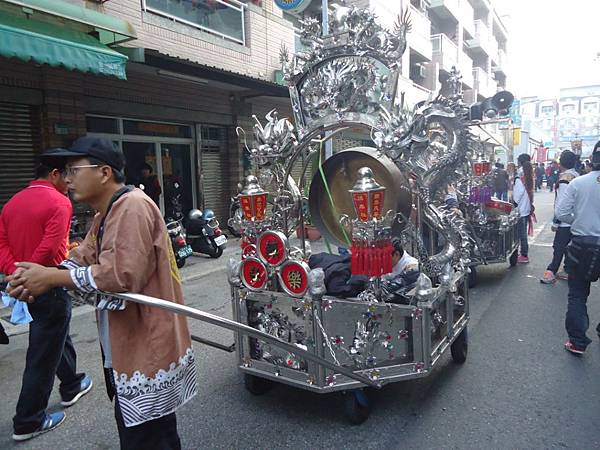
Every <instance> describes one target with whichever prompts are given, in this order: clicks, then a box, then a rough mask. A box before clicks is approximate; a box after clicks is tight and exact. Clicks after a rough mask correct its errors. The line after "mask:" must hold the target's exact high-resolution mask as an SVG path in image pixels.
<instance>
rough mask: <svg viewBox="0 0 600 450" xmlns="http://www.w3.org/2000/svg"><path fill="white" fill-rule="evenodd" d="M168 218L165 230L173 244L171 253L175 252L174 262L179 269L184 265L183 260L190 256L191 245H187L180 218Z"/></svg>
mask: <svg viewBox="0 0 600 450" xmlns="http://www.w3.org/2000/svg"><path fill="white" fill-rule="evenodd" d="M169 220H170V219H167V231H168V233H169V238H170V239H171V245H172V246H173V253H175V262H176V263H177V267H178V268H180V269H181V268H182V267H183V266H185V260H186V259H187V258H189V257H190V256H192V252H193V251H192V246H191V245H188V243H187V241H186V239H185V237H186V236H185V230H184V229H183V225H182V224H181V220H180V219H179V220H171V221H169Z"/></svg>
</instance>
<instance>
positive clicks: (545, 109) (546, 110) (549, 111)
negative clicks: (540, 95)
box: [542, 106, 554, 114]
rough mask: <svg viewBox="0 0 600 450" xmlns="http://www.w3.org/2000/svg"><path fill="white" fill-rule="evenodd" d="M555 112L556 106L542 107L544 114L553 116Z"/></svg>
mask: <svg viewBox="0 0 600 450" xmlns="http://www.w3.org/2000/svg"><path fill="white" fill-rule="evenodd" d="M553 112H554V106H542V114H552V113H553Z"/></svg>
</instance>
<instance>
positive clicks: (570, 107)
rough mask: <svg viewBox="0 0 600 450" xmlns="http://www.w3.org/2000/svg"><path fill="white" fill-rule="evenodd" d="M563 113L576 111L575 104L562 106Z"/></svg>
mask: <svg viewBox="0 0 600 450" xmlns="http://www.w3.org/2000/svg"><path fill="white" fill-rule="evenodd" d="M562 112H563V113H572V112H575V105H563V106H562Z"/></svg>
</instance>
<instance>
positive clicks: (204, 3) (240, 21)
mask: <svg viewBox="0 0 600 450" xmlns="http://www.w3.org/2000/svg"><path fill="white" fill-rule="evenodd" d="M142 2H143V7H144V10H146V11H150V12H153V13H155V14H160V15H161V16H165V17H168V18H170V19H173V20H175V21H177V22H182V23H185V24H187V25H190V26H193V27H196V28H200V29H202V30H205V31H208V32H210V33H213V34H216V35H218V36H221V37H223V38H226V39H230V40H232V41H235V42H239V43H240V44H245V43H246V35H245V32H244V29H245V26H244V4H243V3H241V2H239V1H237V0H196V1H193V2H192V1H178V0H142Z"/></svg>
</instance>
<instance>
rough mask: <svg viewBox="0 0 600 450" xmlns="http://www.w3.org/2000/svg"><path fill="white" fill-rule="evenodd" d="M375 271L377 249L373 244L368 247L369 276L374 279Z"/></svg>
mask: <svg viewBox="0 0 600 450" xmlns="http://www.w3.org/2000/svg"><path fill="white" fill-rule="evenodd" d="M376 270H377V249H376V248H375V245H374V244H373V243H370V245H369V276H371V277H374V276H375V275H376Z"/></svg>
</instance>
